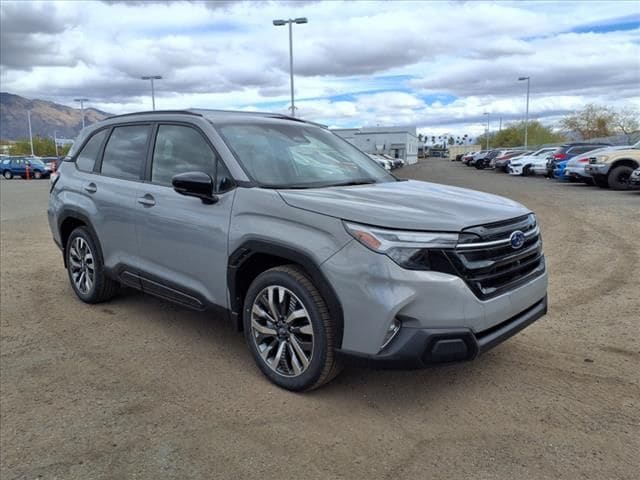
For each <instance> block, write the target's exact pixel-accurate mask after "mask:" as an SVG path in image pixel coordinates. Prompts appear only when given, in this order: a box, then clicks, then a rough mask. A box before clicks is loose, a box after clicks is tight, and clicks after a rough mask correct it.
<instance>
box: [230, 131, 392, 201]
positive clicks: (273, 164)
mask: <svg viewBox="0 0 640 480" xmlns="http://www.w3.org/2000/svg"><path fill="white" fill-rule="evenodd" d="M218 131H219V132H220V135H222V137H223V138H224V140H225V142H226V143H227V145H228V146H229V148H230V149H231V150H232V151H233V153H234V154H235V156H236V158H237V159H238V160H239V161H240V163H241V164H242V165H243V166H244V168H245V169H246V170H247V172H248V173H249V175H250V176H251V177H252V178H253V179H254V180H255V181H257V182H258V183H259V184H260V185H261V186H263V187H269V188H314V187H328V186H337V185H357V184H364V183H379V182H393V181H396V179H395V177H393V176H392V175H390V174H388V173H387V172H386V171H385V170H384V168H383V167H381V166H380V165H378V164H377V163H376V162H375V161H374V160H372V159H371V158H369V157H368V156H367V155H365V154H364V153H362V152H360V151H359V150H358V149H356V148H355V147H353V146H352V145H351V144H350V143H348V142H346V141H345V140H342V139H341V138H340V137H338V136H337V135H334V134H333V133H331V132H329V131H327V130H325V129H323V128H320V127H316V126H313V125H308V124H300V125H291V124H283V123H278V124H276V123H266V122H265V123H251V124H247V123H242V124H228V125H224V126H221V127H218Z"/></svg>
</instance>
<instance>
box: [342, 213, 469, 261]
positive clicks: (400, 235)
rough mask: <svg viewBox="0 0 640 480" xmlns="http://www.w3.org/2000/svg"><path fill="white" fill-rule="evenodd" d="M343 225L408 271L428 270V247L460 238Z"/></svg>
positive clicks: (452, 244)
mask: <svg viewBox="0 0 640 480" xmlns="http://www.w3.org/2000/svg"><path fill="white" fill-rule="evenodd" d="M344 226H345V228H346V229H347V232H349V234H350V235H351V236H352V237H353V238H355V239H356V240H358V241H359V242H360V243H361V244H362V245H364V246H365V247H367V248H369V249H370V250H373V251H374V252H376V253H380V254H383V255H387V256H388V257H389V258H391V259H392V260H393V261H394V262H396V263H397V264H398V265H400V266H401V267H403V268H406V269H409V270H429V269H430V268H431V265H430V260H429V250H430V249H443V248H444V249H450V248H455V246H456V244H457V243H458V239H459V237H458V234H457V233H440V232H412V231H404V230H387V229H384V228H378V227H370V226H367V225H360V224H357V223H351V222H344Z"/></svg>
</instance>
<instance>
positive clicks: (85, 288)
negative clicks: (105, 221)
mask: <svg viewBox="0 0 640 480" xmlns="http://www.w3.org/2000/svg"><path fill="white" fill-rule="evenodd" d="M69 272H70V273H71V279H72V280H73V284H74V285H75V287H76V289H77V290H78V291H79V292H80V293H82V294H84V295H86V294H88V293H89V292H91V289H92V288H93V285H94V283H95V275H96V271H95V262H94V258H93V252H91V247H89V243H87V241H86V240H85V239H84V238H82V237H76V238H74V239H73V242H72V243H71V247H70V248H69Z"/></svg>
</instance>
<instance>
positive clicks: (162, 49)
mask: <svg viewBox="0 0 640 480" xmlns="http://www.w3.org/2000/svg"><path fill="white" fill-rule="evenodd" d="M0 8H1V9H2V32H1V33H2V38H1V42H0V43H1V44H2V58H1V62H0V63H1V64H2V66H1V67H0V76H1V78H0V79H1V82H2V89H3V90H6V91H9V92H12V93H17V94H21V95H25V96H29V97H32V98H45V99H50V100H55V101H61V102H63V103H67V104H72V103H73V102H72V100H73V98H74V97H77V96H84V97H88V98H91V99H92V101H93V103H92V104H93V105H95V106H96V107H97V108H101V109H103V110H106V111H110V112H113V113H122V112H126V111H133V110H141V109H148V108H149V104H150V99H149V85H148V83H147V82H143V81H142V80H140V79H139V76H140V75H143V74H150V73H157V74H161V75H163V77H164V79H163V80H161V81H159V82H157V104H158V106H159V107H160V108H172V109H173V108H185V107H192V106H200V107H208V108H244V109H247V108H252V109H265V108H266V109H272V110H278V111H282V112H284V111H286V107H287V105H288V102H289V76H288V41H287V28H283V27H274V26H272V24H271V21H272V19H274V18H280V17H284V18H289V17H298V16H307V17H308V18H309V23H308V24H305V25H296V26H294V36H295V47H294V55H295V71H296V98H297V100H296V104H297V107H298V108H299V110H298V113H299V114H300V115H302V116H303V117H306V118H309V119H312V120H318V121H323V122H325V123H329V124H331V125H342V126H346V125H375V124H387V123H391V124H396V125H397V124H415V125H418V126H421V127H424V128H426V129H432V130H433V131H436V130H437V131H442V132H441V133H445V131H453V130H456V131H462V130H464V129H467V130H468V131H469V132H471V131H473V132H477V133H482V131H483V129H484V127H483V123H484V120H485V117H484V116H483V113H484V112H485V111H488V112H491V113H492V116H493V117H494V118H496V119H497V118H499V117H500V116H502V117H503V119H504V121H505V122H507V121H509V120H517V119H520V118H522V116H523V113H524V88H525V86H524V84H523V83H522V82H517V81H516V78H517V77H518V76H521V75H530V76H531V95H532V98H531V114H532V117H534V118H540V119H542V120H544V121H553V119H554V118H556V117H557V116H558V115H561V114H562V113H563V112H567V111H572V110H574V109H578V108H580V107H581V106H583V105H585V104H586V103H592V102H602V103H607V104H610V105H627V104H634V105H639V104H640V96H639V94H638V91H639V88H638V87H639V86H640V46H639V45H640V28H635V29H632V30H629V29H628V28H627V29H625V30H621V31H603V32H602V33H571V31H572V30H574V31H576V27H579V26H583V25H595V26H597V25H610V26H611V25H612V24H613V25H615V24H616V23H621V22H623V21H627V23H628V21H629V19H631V21H633V18H634V17H633V16H634V15H635V21H636V23H638V6H637V3H634V2H624V1H623V2H618V3H614V2H593V1H584V2H558V3H550V2H544V3H540V2H499V3H498V2H491V3H489V2H424V3H423V2H379V3H376V2H338V1H331V2H287V3H282V2H280V3H279V2H261V3H252V2H207V3H201V2H171V3H167V2H138V1H133V2H64V1H57V2H26V1H20V2H10V1H3V2H2V4H1V7H0ZM612 17H617V18H612ZM43 19H46V21H43ZM18 25H19V27H18ZM594 30H596V31H597V30H598V28H594ZM605 30H606V29H605ZM608 30H615V28H609V29H608ZM577 31H584V29H578V30H577ZM443 94H446V95H448V96H444V97H443V100H441V101H437V99H435V97H434V95H443ZM335 96H338V97H337V98H334V97H335ZM332 98H334V99H333V100H332ZM477 133H476V134H477Z"/></svg>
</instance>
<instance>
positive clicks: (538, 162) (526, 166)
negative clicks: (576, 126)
mask: <svg viewBox="0 0 640 480" xmlns="http://www.w3.org/2000/svg"><path fill="white" fill-rule="evenodd" d="M556 149H557V147H545V148H541V149H540V150H538V151H536V152H534V153H532V154H531V155H526V156H524V157H519V158H517V159H512V160H511V163H509V175H522V176H527V175H531V174H532V173H536V172H541V173H544V172H546V171H547V157H548V156H549V155H551V154H552V153H553V152H554V151H555V150H556Z"/></svg>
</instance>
